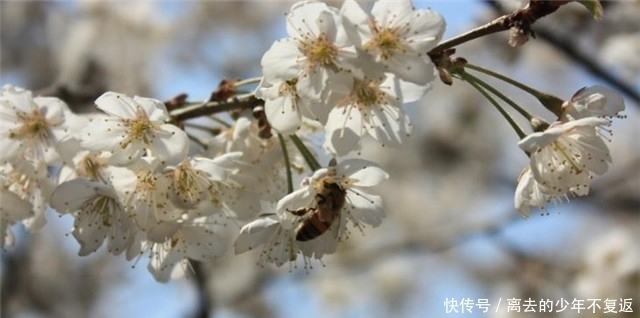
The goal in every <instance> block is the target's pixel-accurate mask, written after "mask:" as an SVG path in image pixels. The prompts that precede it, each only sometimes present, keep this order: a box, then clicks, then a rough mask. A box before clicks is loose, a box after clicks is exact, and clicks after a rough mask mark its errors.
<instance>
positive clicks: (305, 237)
mask: <svg viewBox="0 0 640 318" xmlns="http://www.w3.org/2000/svg"><path fill="white" fill-rule="evenodd" d="M327 179H329V180H327ZM327 179H324V180H319V182H318V184H317V185H316V187H319V188H320V189H319V190H318V193H317V194H316V197H315V201H316V202H315V203H316V206H315V207H311V208H302V209H298V210H295V211H289V212H291V213H293V214H294V215H297V216H305V218H304V219H302V220H301V221H300V223H299V224H298V226H297V227H296V230H295V233H296V241H300V242H305V241H309V240H312V239H314V238H316V237H318V236H320V235H322V234H323V233H324V232H326V231H327V230H328V229H329V228H330V227H331V225H332V224H333V222H334V221H335V220H336V219H340V210H342V207H343V206H344V204H345V201H346V195H347V192H346V191H345V190H344V189H343V188H342V187H341V186H340V184H338V183H336V182H332V181H331V179H330V178H327Z"/></svg>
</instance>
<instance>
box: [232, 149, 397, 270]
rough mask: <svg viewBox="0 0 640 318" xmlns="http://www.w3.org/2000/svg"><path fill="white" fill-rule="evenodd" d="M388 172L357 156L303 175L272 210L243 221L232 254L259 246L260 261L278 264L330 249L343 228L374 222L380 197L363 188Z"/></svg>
mask: <svg viewBox="0 0 640 318" xmlns="http://www.w3.org/2000/svg"><path fill="white" fill-rule="evenodd" d="M387 178H388V175H387V173H386V172H384V171H383V170H382V169H381V168H379V167H378V166H376V165H375V164H374V163H372V162H369V161H366V160H361V159H347V160H344V161H342V162H340V163H336V161H335V160H332V162H331V163H330V164H329V166H328V167H326V168H321V169H319V170H317V171H315V173H314V174H313V175H312V176H311V177H309V178H307V179H305V180H304V181H303V182H302V184H301V187H300V189H298V190H296V191H294V192H292V193H290V194H288V195H287V196H285V197H283V198H282V199H281V200H280V201H279V202H278V204H277V207H276V209H275V210H276V211H275V213H271V214H266V215H263V216H262V217H261V218H259V219H257V220H255V221H253V222H251V223H249V224H247V225H245V226H244V227H243V228H242V229H241V230H240V235H239V236H238V239H237V240H236V242H235V252H236V254H239V253H244V252H246V251H249V250H251V249H254V248H256V247H258V246H261V245H264V248H263V249H262V252H261V254H260V263H262V264H264V263H274V264H275V265H276V266H281V265H282V264H284V263H285V262H293V261H295V260H296V258H297V257H298V255H299V254H302V256H303V258H304V261H305V265H308V264H309V262H310V261H311V260H312V259H321V258H322V257H323V256H324V255H325V254H331V253H334V252H335V250H336V247H337V245H338V243H339V242H340V240H341V239H342V238H343V236H344V235H345V233H346V231H347V223H349V222H351V223H353V224H354V225H355V226H356V227H360V226H362V224H367V225H371V226H378V225H380V223H381V222H382V218H383V217H384V212H383V208H382V199H381V198H380V196H377V195H374V194H371V193H368V188H370V187H373V186H375V185H377V184H379V183H380V182H381V181H383V180H384V179H387Z"/></svg>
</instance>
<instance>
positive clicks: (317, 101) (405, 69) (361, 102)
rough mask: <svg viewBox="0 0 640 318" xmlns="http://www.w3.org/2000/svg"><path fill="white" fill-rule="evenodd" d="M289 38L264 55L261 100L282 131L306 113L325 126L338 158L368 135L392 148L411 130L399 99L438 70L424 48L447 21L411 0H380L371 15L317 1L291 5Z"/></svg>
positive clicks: (419, 91) (418, 90)
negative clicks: (414, 5)
mask: <svg viewBox="0 0 640 318" xmlns="http://www.w3.org/2000/svg"><path fill="white" fill-rule="evenodd" d="M286 19H287V32H288V34H289V37H288V38H284V39H281V40H278V41H276V42H275V43H274V44H273V45H272V46H271V48H270V49H269V50H268V51H267V52H266V53H265V54H264V57H263V58H262V69H263V74H264V78H263V81H262V83H261V85H260V87H259V88H258V91H257V93H256V96H258V97H260V98H262V99H264V100H265V113H266V115H267V119H268V120H269V122H270V123H271V125H272V127H273V128H274V129H276V130H277V131H278V132H280V133H282V134H291V133H293V132H295V131H296V130H297V129H299V128H300V125H301V123H302V121H303V118H306V119H310V120H314V121H317V122H319V123H320V124H322V125H323V126H324V129H325V143H324V147H325V148H326V149H327V150H328V151H329V152H330V153H332V154H334V155H337V156H342V155H345V154H347V153H349V152H351V151H354V150H358V149H359V148H360V145H361V140H362V138H363V137H365V136H369V137H372V138H373V139H375V140H377V141H378V142H379V143H381V144H382V145H385V146H386V145H388V146H397V145H399V144H401V143H402V142H404V141H405V140H406V138H407V136H408V135H410V134H411V131H412V126H411V121H410V119H409V117H408V116H407V114H406V113H405V110H404V108H403V104H404V103H409V102H413V101H416V100H418V99H419V98H420V97H421V96H423V95H424V94H425V92H426V91H427V90H428V89H429V88H430V84H431V82H432V81H433V79H434V77H435V76H434V73H435V68H434V66H433V64H432V63H431V60H430V59H429V57H428V56H427V54H426V52H427V51H429V49H431V48H433V47H434V46H435V45H436V44H437V43H438V42H439V41H440V39H441V37H442V33H443V32H444V27H445V23H444V20H443V19H442V17H441V16H440V15H439V14H438V13H437V12H435V11H432V10H429V9H422V10H416V9H414V8H413V7H412V4H411V2H410V1H409V0H403V1H394V2H387V1H378V2H376V3H375V4H374V5H373V8H372V10H371V14H368V13H366V12H364V10H363V9H362V8H361V7H360V6H359V5H358V4H357V3H356V2H355V1H353V0H347V1H345V2H344V4H343V6H342V8H340V9H337V8H334V7H331V6H328V5H326V4H324V3H321V2H314V1H305V2H299V3H296V4H294V5H293V6H292V7H291V10H290V12H288V14H287V16H286Z"/></svg>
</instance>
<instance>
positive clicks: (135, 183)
mask: <svg viewBox="0 0 640 318" xmlns="http://www.w3.org/2000/svg"><path fill="white" fill-rule="evenodd" d="M162 168H163V167H162V162H161V161H160V160H159V159H157V158H149V157H143V158H141V159H140V160H139V161H138V162H136V163H135V164H133V165H131V166H127V167H110V169H109V173H110V182H111V184H113V186H114V188H115V189H116V192H117V193H118V196H119V197H120V198H122V199H121V202H122V205H123V206H124V208H125V210H126V211H127V213H128V214H129V215H130V216H131V217H132V218H133V219H134V221H135V223H136V225H137V226H138V227H139V228H140V229H141V230H143V231H146V230H147V229H149V228H150V227H152V226H154V225H155V224H157V223H160V222H161V221H173V220H177V219H178V218H180V217H181V215H182V211H181V210H178V209H176V208H175V206H174V205H173V204H172V203H171V201H170V200H169V193H168V192H169V188H170V184H171V182H170V180H169V179H168V178H167V176H165V175H164V174H163V173H162Z"/></svg>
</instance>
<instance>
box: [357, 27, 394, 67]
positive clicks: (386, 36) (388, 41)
mask: <svg viewBox="0 0 640 318" xmlns="http://www.w3.org/2000/svg"><path fill="white" fill-rule="evenodd" d="M374 32H375V36H374V38H373V39H372V40H371V41H369V42H367V43H366V44H365V45H364V48H365V49H367V50H373V51H376V52H378V54H379V55H380V57H381V58H382V59H385V60H386V59H388V58H390V57H392V56H393V54H395V53H396V52H398V51H401V50H402V49H403V45H402V41H401V37H400V34H399V33H400V32H399V29H398V28H386V29H381V30H378V28H377V27H374Z"/></svg>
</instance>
